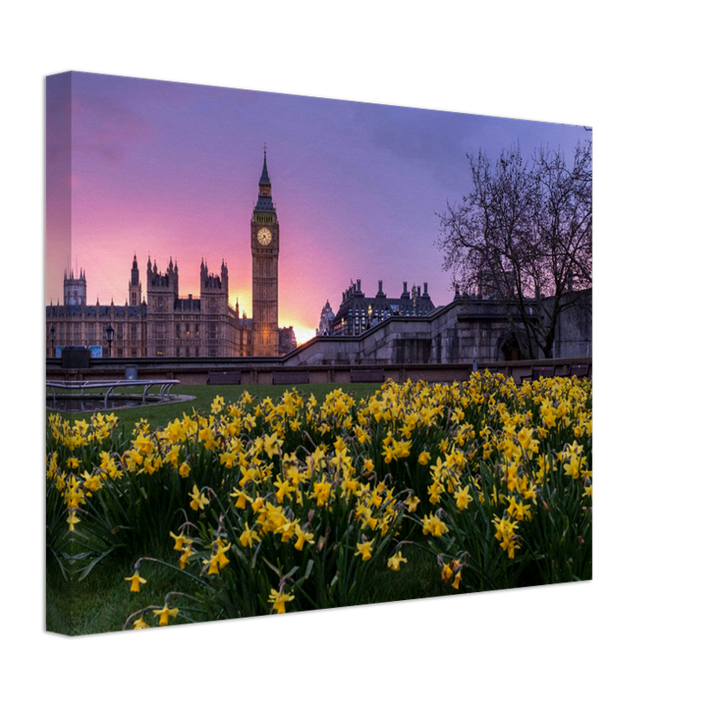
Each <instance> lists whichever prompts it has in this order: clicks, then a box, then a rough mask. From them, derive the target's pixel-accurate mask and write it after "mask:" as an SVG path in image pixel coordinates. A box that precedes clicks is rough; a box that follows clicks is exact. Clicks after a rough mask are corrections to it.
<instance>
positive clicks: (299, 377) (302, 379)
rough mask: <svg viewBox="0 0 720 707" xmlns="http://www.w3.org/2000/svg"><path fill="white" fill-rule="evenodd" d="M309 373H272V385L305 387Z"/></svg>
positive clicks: (308, 380) (308, 379)
mask: <svg viewBox="0 0 720 707" xmlns="http://www.w3.org/2000/svg"><path fill="white" fill-rule="evenodd" d="M309 382H310V371H273V385H306V384H307V383H309Z"/></svg>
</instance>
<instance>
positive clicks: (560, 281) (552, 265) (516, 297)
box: [438, 141, 592, 358]
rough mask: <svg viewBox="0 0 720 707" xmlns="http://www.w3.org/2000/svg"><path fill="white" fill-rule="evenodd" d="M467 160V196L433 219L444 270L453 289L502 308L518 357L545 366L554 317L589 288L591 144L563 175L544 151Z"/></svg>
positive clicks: (562, 165)
mask: <svg viewBox="0 0 720 707" xmlns="http://www.w3.org/2000/svg"><path fill="white" fill-rule="evenodd" d="M468 160H469V162H470V170H471V173H472V183H473V189H472V191H471V192H470V193H469V194H468V195H466V196H464V197H463V199H462V201H461V203H460V204H457V205H454V206H452V205H450V204H449V203H448V208H447V211H446V212H445V213H443V214H439V217H440V223H441V226H440V231H441V234H442V235H441V238H440V240H439V241H438V245H439V247H440V249H441V251H442V252H443V254H444V263H443V267H444V269H445V270H450V271H451V272H452V273H453V281H454V284H455V286H456V288H458V289H461V290H463V291H465V292H478V293H481V294H483V295H489V296H492V297H493V298H495V299H497V300H498V301H501V302H503V303H504V305H505V311H506V314H507V317H508V321H509V322H510V324H511V326H512V327H513V329H514V330H515V331H516V334H517V336H516V339H517V342H518V345H519V346H520V349H521V353H522V355H523V356H524V357H527V358H529V357H530V356H532V355H533V352H535V351H541V352H542V354H543V355H544V357H546V358H551V357H552V352H553V344H554V341H555V332H556V327H557V321H558V317H559V316H560V314H561V313H562V312H563V311H564V310H565V309H567V308H569V307H576V306H580V302H587V301H588V298H587V297H581V296H580V295H579V292H580V291H582V290H584V289H586V288H588V287H591V286H592V143H591V142H590V141H586V142H585V143H578V145H577V147H576V149H575V155H574V159H573V163H572V165H571V166H569V167H568V166H567V164H566V162H565V158H564V156H563V154H562V153H560V152H556V151H546V150H543V149H537V150H536V151H535V153H534V154H533V156H532V158H531V159H530V161H528V162H524V161H523V159H522V157H521V155H520V148H519V147H513V148H511V149H509V150H503V151H502V152H501V154H500V157H499V158H498V160H497V161H496V162H495V164H492V163H491V162H490V159H489V158H488V156H487V154H485V153H483V151H482V150H480V152H479V154H478V157H477V159H475V158H473V157H471V156H470V155H468Z"/></svg>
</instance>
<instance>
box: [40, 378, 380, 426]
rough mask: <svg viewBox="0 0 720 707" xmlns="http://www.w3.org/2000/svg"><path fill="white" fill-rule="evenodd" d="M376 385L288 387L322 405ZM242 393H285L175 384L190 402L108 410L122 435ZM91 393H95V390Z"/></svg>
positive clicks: (77, 416)
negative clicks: (336, 393)
mask: <svg viewBox="0 0 720 707" xmlns="http://www.w3.org/2000/svg"><path fill="white" fill-rule="evenodd" d="M380 385H381V384H380V383H311V384H309V385H296V386H292V388H294V389H296V390H297V391H298V392H299V393H302V394H303V396H304V397H305V398H306V399H307V398H308V397H309V396H310V395H311V394H312V395H314V396H315V397H316V398H317V400H318V402H322V401H323V400H324V399H325V396H326V395H327V394H328V393H329V392H331V391H332V390H335V389H337V388H342V390H343V391H345V392H346V393H350V394H352V395H354V396H355V397H366V396H368V395H372V394H373V393H374V392H375V391H377V390H379V389H380ZM292 388H291V389H292ZM131 390H132V392H133V393H134V392H136V391H135V389H131ZM246 390H247V391H248V393H250V395H252V396H254V397H255V398H257V399H258V401H260V400H264V399H265V398H267V397H269V398H271V399H272V400H277V399H278V398H280V397H282V395H283V393H284V392H285V388H282V387H280V386H277V385H176V386H175V387H173V389H172V394H173V395H190V396H192V397H193V398H194V400H188V401H186V402H179V403H169V404H163V405H146V406H139V407H129V408H120V409H115V410H112V411H111V412H113V413H114V414H115V415H116V417H118V419H119V420H120V422H119V423H118V430H123V429H124V432H126V433H130V432H132V430H133V428H134V426H135V423H136V422H139V421H140V420H141V419H143V420H147V422H148V423H149V424H150V428H151V429H156V428H157V427H164V426H165V425H167V424H168V422H172V421H173V420H174V419H175V418H176V417H177V418H181V419H182V416H183V413H187V414H188V415H189V414H191V413H192V411H193V410H197V411H198V412H201V413H203V414H208V413H209V412H210V405H211V404H212V401H213V400H214V399H215V397H216V396H217V395H219V396H221V397H222V398H224V399H225V402H226V403H230V402H235V401H236V400H238V399H240V398H241V397H242V395H243V393H244V392H245V391H246ZM94 392H95V393H98V392H99V391H94ZM118 392H122V391H118ZM151 392H152V391H151ZM51 412H53V411H51V410H49V411H48V414H50V413H51ZM62 414H63V415H67V417H68V418H69V419H70V420H71V421H72V420H89V419H90V418H91V417H92V414H93V413H91V412H86V413H62Z"/></svg>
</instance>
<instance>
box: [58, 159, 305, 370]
mask: <svg viewBox="0 0 720 707" xmlns="http://www.w3.org/2000/svg"><path fill="white" fill-rule="evenodd" d="M250 251H251V254H252V304H253V306H252V314H253V318H252V319H249V318H248V317H246V316H245V314H244V313H243V315H242V316H241V315H240V311H239V305H238V303H237V301H236V303H235V306H234V307H232V306H230V303H229V299H228V298H229V289H228V269H227V265H226V264H225V261H224V260H223V262H222V264H221V266H220V273H219V274H214V273H211V272H210V271H209V270H208V265H207V263H205V261H204V259H203V260H202V261H201V263H200V298H199V299H198V298H196V297H193V296H192V295H188V296H187V297H180V293H179V288H178V264H177V262H175V263H173V261H172V258H170V261H169V264H168V266H167V268H166V269H165V272H164V273H163V272H162V270H159V269H158V267H157V263H153V262H151V260H150V257H149V256H148V261H147V267H146V281H145V282H146V287H145V296H143V291H142V284H141V282H140V269H139V267H138V262H137V257H133V262H132V267H131V268H130V279H129V283H128V296H127V302H126V303H125V305H116V304H114V302H111V304H109V305H101V304H100V303H99V302H97V303H96V304H95V305H89V304H88V303H87V301H86V300H87V279H86V276H85V272H84V270H80V271H79V272H78V273H74V272H73V271H69V272H68V271H66V272H65V275H64V281H63V303H62V304H60V303H59V302H58V303H57V304H52V303H51V304H50V305H48V306H47V307H46V317H45V322H46V324H45V327H46V332H45V336H46V356H48V357H54V356H55V355H56V351H57V347H65V346H102V347H103V349H102V352H103V357H107V356H112V357H113V358H115V357H117V358H144V357H148V358H154V357H163V356H164V357H227V356H282V355H284V354H286V353H288V352H289V351H291V350H292V349H294V348H295V346H296V342H295V333H294V331H293V329H292V327H284V328H280V327H279V326H278V257H279V253H280V227H279V224H278V219H277V213H276V211H275V205H274V203H273V200H272V185H271V183H270V177H269V175H268V169H267V154H265V156H264V159H263V169H262V174H261V176H260V182H259V193H258V200H257V204H256V206H255V209H254V210H253V214H252V219H251V222H250ZM108 327H112V331H113V341H112V344H111V345H109V344H108V341H107V337H106V331H107V330H108Z"/></svg>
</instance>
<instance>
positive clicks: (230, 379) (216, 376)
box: [207, 371, 242, 385]
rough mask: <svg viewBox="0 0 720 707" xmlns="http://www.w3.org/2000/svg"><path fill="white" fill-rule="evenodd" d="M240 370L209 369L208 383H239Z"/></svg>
mask: <svg viewBox="0 0 720 707" xmlns="http://www.w3.org/2000/svg"><path fill="white" fill-rule="evenodd" d="M241 378H242V371H210V373H208V378H207V384H208V385H240V380H241Z"/></svg>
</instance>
